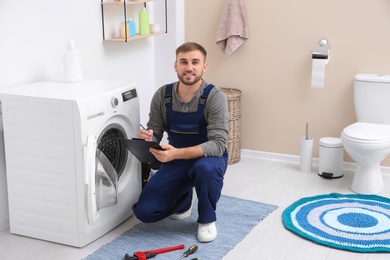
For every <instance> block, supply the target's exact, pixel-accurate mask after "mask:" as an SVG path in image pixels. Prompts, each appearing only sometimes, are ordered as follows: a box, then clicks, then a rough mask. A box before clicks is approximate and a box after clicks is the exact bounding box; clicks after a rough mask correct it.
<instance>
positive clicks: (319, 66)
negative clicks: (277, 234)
mask: <svg viewBox="0 0 390 260" xmlns="http://www.w3.org/2000/svg"><path fill="white" fill-rule="evenodd" d="M327 63H328V60H327V59H313V65H312V72H311V86H312V87H313V88H324V79H325V65H326V64H327Z"/></svg>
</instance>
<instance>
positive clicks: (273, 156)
mask: <svg viewBox="0 0 390 260" xmlns="http://www.w3.org/2000/svg"><path fill="white" fill-rule="evenodd" d="M241 156H243V157H252V158H258V159H264V160H270V161H281V162H289V163H296V164H299V155H291V154H281V153H270V152H262V151H255V150H249V149H242V150H241ZM313 166H317V167H318V158H313ZM355 169H356V163H351V162H343V170H345V171H352V172H353V171H355ZM381 171H382V173H383V174H390V167H387V166H381Z"/></svg>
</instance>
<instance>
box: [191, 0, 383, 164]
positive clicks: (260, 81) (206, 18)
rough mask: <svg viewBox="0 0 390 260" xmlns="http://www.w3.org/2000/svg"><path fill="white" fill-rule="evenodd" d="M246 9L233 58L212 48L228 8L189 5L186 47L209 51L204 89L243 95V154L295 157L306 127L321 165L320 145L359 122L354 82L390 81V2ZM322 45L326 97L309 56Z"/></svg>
mask: <svg viewBox="0 0 390 260" xmlns="http://www.w3.org/2000/svg"><path fill="white" fill-rule="evenodd" d="M243 1H244V5H245V10H246V14H247V18H248V24H249V40H248V41H246V43H244V45H242V46H241V47H240V48H239V49H238V50H237V51H236V52H235V53H233V54H232V55H231V56H230V57H225V56H224V54H223V53H222V51H221V50H220V49H219V48H218V47H217V46H216V44H215V35H216V31H217V28H218V24H219V20H220V17H221V15H222V11H223V7H224V5H225V1H222V0H213V1H210V0H196V1H195V0H187V1H185V17H186V18H185V33H186V36H185V38H186V41H197V42H199V43H200V44H202V45H203V46H204V47H205V48H206V49H207V50H208V63H209V69H208V71H207V73H206V75H205V79H206V80H207V81H209V82H210V83H214V84H216V85H217V86H219V87H229V88H238V89H240V90H241V91H242V98H241V105H242V108H241V112H242V148H243V149H252V150H258V151H266V152H274V153H282V154H292V155H298V154H299V138H300V136H303V135H304V133H305V124H306V122H307V123H309V128H310V135H311V136H312V137H313V138H314V157H318V145H319V139H320V138H321V137H328V136H334V137H339V136H340V133H341V131H342V129H343V128H344V127H345V126H347V125H348V124H351V123H352V122H354V121H355V120H356V119H355V114H354V108H353V78H354V75H355V74H358V73H381V74H390V29H389V28H390V1H389V0H375V1H362V0H344V1H339V0H327V1H319V0H295V1H286V0H285V1H280V0H279V1H278V0H277V1H274V0H260V1H252V0H243ZM321 38H327V39H328V41H329V44H330V46H331V56H330V61H329V64H328V65H327V66H326V73H325V86H324V89H314V88H311V84H310V81H311V67H312V64H311V62H312V60H311V49H312V48H313V47H314V46H315V45H316V44H317V43H318V42H319V40H320V39H321ZM389 112H390V111H389ZM345 160H346V161H350V158H349V157H348V156H345ZM382 165H387V166H390V157H389V158H387V159H386V160H385V161H384V162H383V163H382Z"/></svg>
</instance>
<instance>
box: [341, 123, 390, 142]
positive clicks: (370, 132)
mask: <svg viewBox="0 0 390 260" xmlns="http://www.w3.org/2000/svg"><path fill="white" fill-rule="evenodd" d="M342 138H343V139H344V140H347V141H352V142H354V143H367V144H368V143H370V144H375V143H388V142H389V143H390V125H382V124H371V123H363V122H356V123H354V124H352V125H349V126H347V127H346V128H344V130H343V132H342Z"/></svg>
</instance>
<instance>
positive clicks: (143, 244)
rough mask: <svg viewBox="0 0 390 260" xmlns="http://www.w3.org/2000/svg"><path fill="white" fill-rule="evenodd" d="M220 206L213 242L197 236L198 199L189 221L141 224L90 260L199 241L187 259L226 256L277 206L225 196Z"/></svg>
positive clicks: (172, 256)
mask: <svg viewBox="0 0 390 260" xmlns="http://www.w3.org/2000/svg"><path fill="white" fill-rule="evenodd" d="M217 206H218V208H217V229H218V237H217V239H216V240H214V241H213V242H211V243H200V242H198V240H197V238H196V234H197V230H198V223H197V222H196V219H197V216H198V213H197V202H194V206H193V210H192V214H191V216H190V217H188V218H187V219H185V220H181V221H179V220H173V219H171V218H170V217H168V218H166V219H163V220H161V221H159V222H156V223H152V224H145V223H139V224H137V225H135V226H134V227H133V228H131V229H130V230H128V231H126V232H125V233H124V234H122V235H121V236H119V237H118V238H116V239H114V240H113V241H111V242H110V243H108V244H107V245H104V246H102V247H101V248H99V249H98V250H97V251H95V252H94V253H93V254H91V255H89V256H88V257H87V258H86V260H95V259H101V260H103V259H104V260H107V259H112V260H115V259H118V260H119V259H124V255H125V254H126V253H128V254H129V255H131V256H132V255H133V253H134V252H137V251H147V250H153V249H159V248H165V247H172V246H176V245H180V244H184V245H185V247H186V249H185V250H187V249H188V248H189V247H190V246H191V245H194V244H197V245H198V246H199V248H198V250H197V251H196V252H195V253H194V254H193V255H191V256H189V257H187V258H185V259H188V260H190V259H192V258H198V259H199V260H206V259H213V260H216V259H222V257H223V256H224V255H226V254H227V253H228V252H229V251H230V250H231V249H233V247H235V246H236V244H237V243H239V242H240V241H241V240H243V239H244V238H245V236H246V235H248V234H249V232H250V231H251V230H252V228H253V227H254V226H256V225H257V224H258V223H259V222H260V221H261V220H263V219H264V218H265V217H267V216H268V215H269V214H270V213H271V212H272V211H274V210H275V209H277V208H278V207H277V206H274V205H269V204H264V203H261V202H256V201H250V200H243V199H238V198H234V197H230V196H225V195H222V197H221V199H220V200H219V202H218V205H217ZM185 250H177V251H172V252H168V253H163V254H159V255H157V256H156V257H154V258H152V259H156V260H164V259H166V260H172V259H177V258H179V257H180V256H181V255H182V254H183V252H184V251H185Z"/></svg>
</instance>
